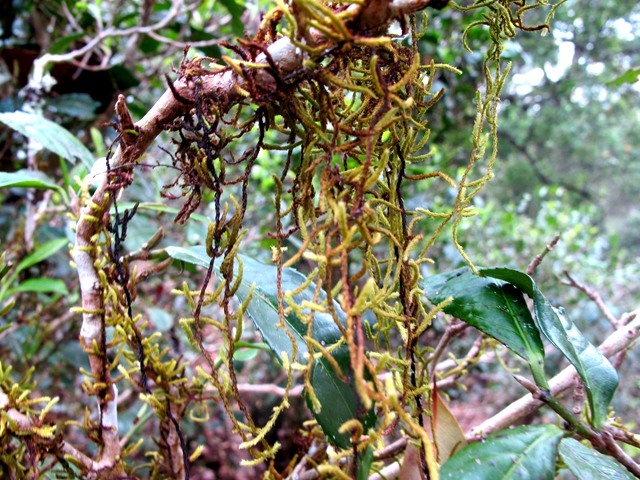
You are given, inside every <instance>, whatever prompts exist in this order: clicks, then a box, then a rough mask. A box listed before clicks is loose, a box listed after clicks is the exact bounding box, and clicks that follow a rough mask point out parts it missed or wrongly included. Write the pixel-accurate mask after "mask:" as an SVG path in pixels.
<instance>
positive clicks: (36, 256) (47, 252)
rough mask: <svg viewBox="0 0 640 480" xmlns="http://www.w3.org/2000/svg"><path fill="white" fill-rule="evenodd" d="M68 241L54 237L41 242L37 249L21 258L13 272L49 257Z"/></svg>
mask: <svg viewBox="0 0 640 480" xmlns="http://www.w3.org/2000/svg"><path fill="white" fill-rule="evenodd" d="M68 243H69V240H67V239H66V238H56V239H55V240H51V241H49V242H47V243H43V244H42V245H40V246H39V247H38V248H37V249H35V250H34V251H33V252H31V253H30V254H29V255H27V256H26V257H24V258H23V259H22V261H21V262H20V263H19V264H18V267H17V268H16V271H15V273H14V274H17V273H19V272H21V271H23V270H25V269H27V268H29V267H31V266H33V265H35V264H36V263H40V262H42V261H43V260H45V259H47V258H49V257H50V256H51V255H53V254H54V253H56V252H57V251H58V250H60V249H61V248H62V247H64V246H65V245H67V244H68Z"/></svg>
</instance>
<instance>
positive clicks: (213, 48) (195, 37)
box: [190, 27, 222, 58]
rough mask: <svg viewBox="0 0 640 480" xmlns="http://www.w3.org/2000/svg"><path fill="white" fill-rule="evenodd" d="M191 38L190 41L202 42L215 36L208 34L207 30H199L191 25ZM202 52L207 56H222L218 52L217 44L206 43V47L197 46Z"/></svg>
mask: <svg viewBox="0 0 640 480" xmlns="http://www.w3.org/2000/svg"><path fill="white" fill-rule="evenodd" d="M190 30H191V38H190V40H191V41H192V42H203V41H207V40H214V39H216V38H217V37H216V36H214V35H212V34H210V33H209V32H205V31H204V30H199V29H197V28H193V27H191V29H190ZM197 49H198V50H200V51H201V52H202V53H204V54H205V55H206V56H207V57H211V58H222V53H221V52H220V47H218V45H215V44H214V45H208V46H206V47H197Z"/></svg>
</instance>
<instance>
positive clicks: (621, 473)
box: [560, 438, 635, 480]
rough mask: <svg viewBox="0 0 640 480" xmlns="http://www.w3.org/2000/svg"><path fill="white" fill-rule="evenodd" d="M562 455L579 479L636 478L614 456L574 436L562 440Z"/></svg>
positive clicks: (618, 479) (621, 479)
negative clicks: (583, 442)
mask: <svg viewBox="0 0 640 480" xmlns="http://www.w3.org/2000/svg"><path fill="white" fill-rule="evenodd" d="M560 457H561V458H562V461H563V462H564V464H565V465H566V466H567V468H569V470H571V472H572V473H573V474H574V475H575V476H576V477H577V478H578V480H600V479H603V478H606V479H612V480H634V479H635V477H634V476H633V475H631V474H630V473H629V471H628V470H627V469H626V468H624V467H623V466H622V465H620V464H619V463H618V462H617V461H616V460H615V459H614V458H613V457H609V456H608V455H603V454H602V453H600V452H597V451H596V450H594V449H593V448H589V447H587V446H585V445H583V444H582V443H580V442H579V441H577V440H574V439H573V438H565V439H564V440H562V442H560Z"/></svg>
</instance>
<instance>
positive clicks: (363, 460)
mask: <svg viewBox="0 0 640 480" xmlns="http://www.w3.org/2000/svg"><path fill="white" fill-rule="evenodd" d="M372 463H373V448H371V447H367V449H366V450H365V451H364V452H360V453H359V454H358V473H356V480H366V479H367V478H369V472H370V471H371V464H372Z"/></svg>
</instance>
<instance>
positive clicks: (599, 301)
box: [562, 268, 620, 328]
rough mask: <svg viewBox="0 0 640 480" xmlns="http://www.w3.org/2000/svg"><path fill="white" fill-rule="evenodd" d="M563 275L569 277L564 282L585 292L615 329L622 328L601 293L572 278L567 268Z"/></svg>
mask: <svg viewBox="0 0 640 480" xmlns="http://www.w3.org/2000/svg"><path fill="white" fill-rule="evenodd" d="M562 273H564V276H565V277H567V280H568V281H567V282H563V283H565V285H569V286H570V287H574V288H577V289H578V290H580V291H581V292H583V293H584V294H585V295H586V296H587V297H589V298H590V299H591V300H593V302H594V303H595V304H596V305H597V306H598V308H599V309H600V311H601V312H602V314H603V315H604V318H606V319H607V321H608V322H609V323H610V324H611V325H612V326H613V328H618V327H619V326H620V324H619V322H618V319H617V318H616V317H615V316H614V315H613V313H611V310H609V307H607V306H606V305H605V304H604V301H603V300H602V297H601V296H600V293H598V292H597V291H596V290H594V289H593V288H591V287H588V286H586V285H583V284H582V283H580V282H578V281H577V280H576V279H575V278H573V277H572V276H571V274H570V273H569V270H567V269H566V268H565V269H563V270H562Z"/></svg>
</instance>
